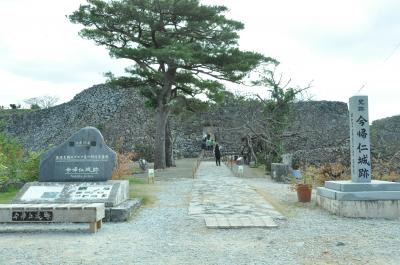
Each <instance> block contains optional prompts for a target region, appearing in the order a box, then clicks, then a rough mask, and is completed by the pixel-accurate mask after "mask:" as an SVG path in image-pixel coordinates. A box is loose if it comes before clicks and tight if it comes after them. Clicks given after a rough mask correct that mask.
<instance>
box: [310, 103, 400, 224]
mask: <svg viewBox="0 0 400 265" xmlns="http://www.w3.org/2000/svg"><path fill="white" fill-rule="evenodd" d="M349 116H350V153H351V181H346V180H342V181H325V187H319V188H318V189H317V203H318V205H320V206H321V207H323V208H325V209H327V210H328V211H329V212H332V213H334V214H337V215H339V216H345V217H383V218H398V217H400V183H394V182H389V181H379V180H371V175H372V174H371V154H370V139H369V120H368V97H367V96H354V97H351V98H350V100H349Z"/></svg>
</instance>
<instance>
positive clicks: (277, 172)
mask: <svg viewBox="0 0 400 265" xmlns="http://www.w3.org/2000/svg"><path fill="white" fill-rule="evenodd" d="M271 179H272V180H274V181H277V182H285V183H288V182H290V176H289V165H287V164H282V163H271Z"/></svg>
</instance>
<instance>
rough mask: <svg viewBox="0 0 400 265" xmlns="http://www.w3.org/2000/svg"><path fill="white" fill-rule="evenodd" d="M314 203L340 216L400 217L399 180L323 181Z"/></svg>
mask: <svg viewBox="0 0 400 265" xmlns="http://www.w3.org/2000/svg"><path fill="white" fill-rule="evenodd" d="M317 203H318V205H320V206H321V207H322V208H324V209H326V210H328V211H329V212H331V213H334V214H336V215H338V216H343V217H370V218H376V217H378V218H379V217H380V218H392V219H393V218H398V217H400V183H395V182H388V181H379V180H372V181H371V182H370V183H354V182H351V181H326V182H325V187H320V188H318V189H317Z"/></svg>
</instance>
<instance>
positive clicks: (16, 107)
mask: <svg viewBox="0 0 400 265" xmlns="http://www.w3.org/2000/svg"><path fill="white" fill-rule="evenodd" d="M10 108H11V109H20V108H21V105H17V104H10Z"/></svg>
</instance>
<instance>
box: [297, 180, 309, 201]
mask: <svg viewBox="0 0 400 265" xmlns="http://www.w3.org/2000/svg"><path fill="white" fill-rule="evenodd" d="M296 191H297V198H298V200H299V202H310V201H311V191H312V188H311V187H310V186H309V185H306V184H297V185H296Z"/></svg>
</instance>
